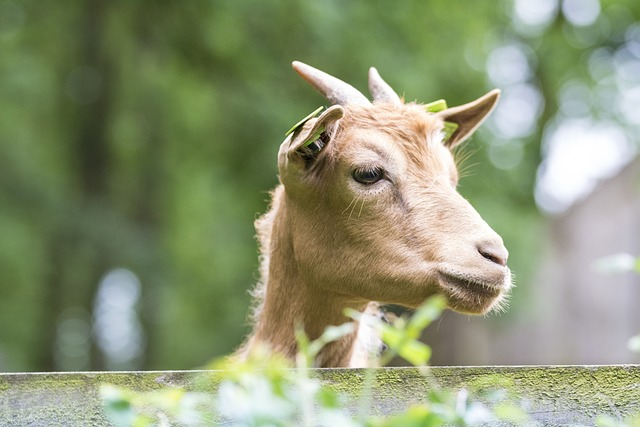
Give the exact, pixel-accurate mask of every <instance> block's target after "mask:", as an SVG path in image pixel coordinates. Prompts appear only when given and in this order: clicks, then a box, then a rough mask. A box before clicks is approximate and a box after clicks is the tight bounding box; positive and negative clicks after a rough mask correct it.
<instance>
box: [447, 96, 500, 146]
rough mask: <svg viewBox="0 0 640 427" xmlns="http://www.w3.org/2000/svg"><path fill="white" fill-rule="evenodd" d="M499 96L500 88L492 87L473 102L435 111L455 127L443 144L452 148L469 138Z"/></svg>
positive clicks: (491, 109)
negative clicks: (492, 88)
mask: <svg viewBox="0 0 640 427" xmlns="http://www.w3.org/2000/svg"><path fill="white" fill-rule="evenodd" d="M499 98H500V90H499V89H494V90H492V91H491V92H489V93H487V94H486V95H484V96H482V97H480V98H478V99H476V100H475V101H473V102H469V103H468V104H464V105H460V106H458V107H452V108H447V109H446V110H442V111H440V112H438V113H436V115H437V116H438V117H440V118H441V119H442V120H443V121H444V122H445V123H453V126H454V127H455V129H454V130H453V131H452V132H451V134H450V135H447V136H448V137H447V139H446V140H445V145H446V146H447V147H449V148H453V147H455V146H456V145H458V144H460V143H461V142H463V141H465V140H466V139H467V138H469V137H470V136H471V135H472V134H473V132H475V131H476V129H478V127H479V126H480V125H481V124H482V122H484V121H485V119H486V118H487V117H488V116H489V113H491V111H493V109H494V108H495V106H496V104H497V103H498V99H499Z"/></svg>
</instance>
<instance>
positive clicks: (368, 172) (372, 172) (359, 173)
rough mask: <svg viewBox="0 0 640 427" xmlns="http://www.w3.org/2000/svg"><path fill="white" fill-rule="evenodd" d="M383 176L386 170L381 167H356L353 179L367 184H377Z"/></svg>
mask: <svg viewBox="0 0 640 427" xmlns="http://www.w3.org/2000/svg"><path fill="white" fill-rule="evenodd" d="M383 176H384V171H383V170H382V169H381V168H367V169H356V170H354V171H353V179H355V180H356V181H358V182H359V183H360V184H365V185H371V184H375V183H376V182H378V181H380V180H381V179H382V178H383Z"/></svg>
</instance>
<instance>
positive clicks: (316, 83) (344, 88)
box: [291, 61, 371, 105]
mask: <svg viewBox="0 0 640 427" xmlns="http://www.w3.org/2000/svg"><path fill="white" fill-rule="evenodd" d="M291 65H292V66H293V69H294V70H296V72H297V73H298V74H300V76H302V78H303V79H305V80H306V81H307V82H309V83H310V84H311V86H313V87H314V88H315V89H316V90H317V91H318V92H320V93H321V94H322V95H323V96H324V97H325V98H327V99H328V100H329V101H331V103H332V104H334V105H335V104H338V105H347V104H357V105H369V104H371V103H370V102H369V100H368V99H367V98H366V97H365V96H364V95H363V94H362V93H360V91H359V90H358V89H356V88H354V87H353V86H351V85H350V84H348V83H345V82H343V81H342V80H340V79H337V78H335V77H333V76H331V75H329V74H327V73H325V72H324V71H320V70H318V69H317V68H313V67H311V66H310V65H307V64H303V63H302V62H298V61H293V63H292V64H291Z"/></svg>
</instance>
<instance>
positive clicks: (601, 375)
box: [0, 365, 640, 427]
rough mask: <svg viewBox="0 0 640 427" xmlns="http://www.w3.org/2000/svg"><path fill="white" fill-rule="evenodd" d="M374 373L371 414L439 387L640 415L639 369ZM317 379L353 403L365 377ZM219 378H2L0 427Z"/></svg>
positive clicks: (67, 420) (97, 410)
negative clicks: (109, 397) (119, 393)
mask: <svg viewBox="0 0 640 427" xmlns="http://www.w3.org/2000/svg"><path fill="white" fill-rule="evenodd" d="M428 372H429V373H428V374H427V375H423V374H421V373H420V371H419V370H418V369H415V368H382V369H378V370H377V372H376V380H375V382H374V386H373V400H372V407H371V412H372V414H389V413H397V412H399V411H402V410H403V409H405V408H407V407H408V406H411V405H413V404H417V403H420V402H421V401H423V399H424V396H426V394H427V392H428V390H429V389H430V388H432V387H433V386H434V385H435V386H437V387H443V388H462V387H465V388H468V389H470V390H476V391H483V390H484V391H489V390H495V389H503V390H506V391H507V392H508V393H507V399H508V400H509V401H511V402H514V403H516V404H519V405H520V406H521V407H523V408H524V409H525V410H526V411H527V412H528V413H529V414H530V415H531V416H532V418H533V419H535V420H537V421H541V422H542V423H543V424H544V425H548V426H566V425H581V424H582V425H593V423H594V420H595V418H596V416H597V415H598V414H606V415H609V416H612V417H614V418H619V419H622V418H623V417H624V416H625V415H627V414H630V413H634V412H638V411H640V365H633V366H630V365H620V366H543V367H540V366H525V367H511V366H485V367H436V368H430V369H429V370H428ZM315 373H316V374H317V375H318V376H319V377H321V378H323V379H324V380H326V381H327V382H328V383H330V384H332V386H333V387H335V388H337V389H339V390H341V391H343V392H345V393H347V394H351V395H353V396H354V397H356V398H357V397H358V396H359V395H361V393H362V387H363V380H364V371H363V370H359V369H320V370H316V371H315ZM217 379H218V375H217V373H216V372H215V371H167V372H121V373H110V372H105V373H102V372H95V373H94V372H88V373H31V374H0V426H21V427H22V426H38V427H40V426H103V425H104V426H106V425H109V423H108V422H107V420H106V418H105V417H104V414H103V412H102V408H101V403H100V399H99V397H98V389H99V387H100V385H101V384H105V383H109V384H114V385H117V386H122V387H126V388H129V389H133V390H138V391H151V390H156V389H159V388H162V387H166V386H173V387H183V388H185V389H188V390H198V391H213V390H214V389H215V387H216V384H217V383H218V381H217Z"/></svg>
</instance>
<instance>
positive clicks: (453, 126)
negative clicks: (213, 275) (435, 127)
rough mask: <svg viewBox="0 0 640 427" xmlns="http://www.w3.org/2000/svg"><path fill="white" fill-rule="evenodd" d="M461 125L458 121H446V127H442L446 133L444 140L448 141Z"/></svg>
mask: <svg viewBox="0 0 640 427" xmlns="http://www.w3.org/2000/svg"><path fill="white" fill-rule="evenodd" d="M459 127H460V126H459V125H458V124H457V123H453V122H444V128H443V129H442V132H443V133H444V140H445V141H448V140H449V138H451V135H453V134H454V133H455V132H456V131H457V130H458V128H459Z"/></svg>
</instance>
